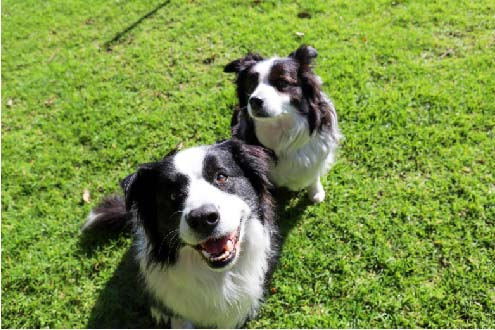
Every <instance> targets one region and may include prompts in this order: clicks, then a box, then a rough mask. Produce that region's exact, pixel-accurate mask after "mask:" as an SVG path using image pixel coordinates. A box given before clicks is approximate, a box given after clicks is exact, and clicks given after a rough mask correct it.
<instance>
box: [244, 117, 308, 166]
mask: <svg viewBox="0 0 495 330" xmlns="http://www.w3.org/2000/svg"><path fill="white" fill-rule="evenodd" d="M296 116H299V115H298V114H285V115H281V116H280V118H277V119H270V120H266V119H253V121H254V129H255V131H256V137H257V138H258V140H259V141H260V143H261V144H262V145H263V146H265V147H267V148H269V149H271V150H273V151H274V152H275V154H276V155H277V157H279V158H280V157H284V155H286V154H288V153H291V152H294V151H297V150H298V149H301V148H303V147H304V146H305V145H306V144H307V143H308V142H309V140H310V139H311V136H310V135H309V125H308V122H307V120H305V119H304V120H301V118H297V117H296Z"/></svg>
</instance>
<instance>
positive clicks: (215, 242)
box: [201, 237, 229, 254]
mask: <svg viewBox="0 0 495 330" xmlns="http://www.w3.org/2000/svg"><path fill="white" fill-rule="evenodd" d="M228 240H229V238H228V237H223V238H219V239H210V240H207V241H206V242H204V243H203V244H201V247H202V248H203V249H205V250H206V252H208V253H210V254H219V253H221V252H223V250H224V247H225V245H227V241H228Z"/></svg>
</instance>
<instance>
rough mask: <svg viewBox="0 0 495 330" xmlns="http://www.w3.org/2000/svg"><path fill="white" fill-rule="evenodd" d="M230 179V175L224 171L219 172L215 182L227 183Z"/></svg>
mask: <svg viewBox="0 0 495 330" xmlns="http://www.w3.org/2000/svg"><path fill="white" fill-rule="evenodd" d="M228 180H229V177H228V176H226V175H225V174H223V173H218V174H217V176H216V178H215V182H216V183H217V184H224V183H226V182H227V181H228Z"/></svg>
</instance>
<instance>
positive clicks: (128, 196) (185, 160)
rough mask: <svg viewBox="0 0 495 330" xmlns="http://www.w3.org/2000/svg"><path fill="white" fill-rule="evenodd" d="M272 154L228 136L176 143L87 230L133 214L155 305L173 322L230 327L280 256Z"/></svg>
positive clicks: (161, 317)
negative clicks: (210, 141)
mask: <svg viewBox="0 0 495 330" xmlns="http://www.w3.org/2000/svg"><path fill="white" fill-rule="evenodd" d="M271 162H272V155H271V153H270V152H267V151H266V150H265V149H264V148H262V147H260V146H250V145H246V144H244V143H242V142H240V141H233V140H228V141H225V142H221V143H218V144H214V145H210V146H200V147H194V148H190V149H185V150H182V151H178V152H172V153H171V154H169V155H167V156H166V157H165V158H164V159H163V160H161V161H158V162H154V163H149V164H144V165H142V166H140V167H139V169H138V170H137V172H136V173H134V174H132V175H130V176H128V177H127V178H126V179H125V180H124V181H123V183H122V187H123V189H124V192H125V201H124V200H123V199H122V198H109V199H107V200H105V201H104V202H103V203H102V204H101V205H100V206H98V207H96V208H95V209H93V211H92V212H91V213H90V215H89V217H88V220H87V222H86V224H85V226H84V227H83V230H86V231H88V230H90V229H95V228H98V227H99V228H103V227H105V226H113V227H116V226H117V227H119V226H120V227H122V226H124V225H125V224H126V223H130V224H131V225H132V227H133V229H134V230H133V231H134V238H135V239H134V241H135V242H134V247H135V249H136V258H137V261H138V263H139V265H140V271H141V274H142V278H143V280H144V285H145V288H146V289H147V291H148V292H149V294H150V296H151V297H152V298H153V301H154V303H153V305H152V307H151V313H152V316H153V318H154V319H155V320H156V321H157V322H158V324H162V322H168V321H169V320H170V322H171V326H172V327H174V328H183V327H190V326H199V327H218V328H233V327H236V326H242V325H243V324H244V322H245V321H246V320H247V319H248V318H249V317H251V316H253V315H254V313H255V311H256V310H257V308H258V306H259V304H260V301H261V299H262V298H263V294H264V289H265V285H266V284H267V283H268V280H269V278H270V276H271V272H272V269H273V266H274V264H275V262H276V258H277V255H278V244H277V236H278V234H277V230H276V227H275V225H274V222H273V208H274V206H273V203H272V198H271V195H270V192H269V189H270V188H271V185H270V181H269V178H268V175H269V168H270V164H271Z"/></svg>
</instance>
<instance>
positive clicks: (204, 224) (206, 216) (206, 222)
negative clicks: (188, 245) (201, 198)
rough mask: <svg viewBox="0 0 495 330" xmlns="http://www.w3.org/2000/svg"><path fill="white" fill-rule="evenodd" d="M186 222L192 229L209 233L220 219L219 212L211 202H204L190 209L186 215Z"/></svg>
mask: <svg viewBox="0 0 495 330" xmlns="http://www.w3.org/2000/svg"><path fill="white" fill-rule="evenodd" d="M186 221H187V224H188V225H189V226H190V227H191V229H193V230H194V231H196V232H198V233H201V234H209V233H211V232H212V231H213V229H215V227H216V226H217V224H218V222H219V221H220V214H219V213H218V210H217V208H216V207H215V205H213V204H206V205H203V206H200V207H198V208H196V209H194V210H191V211H190V212H189V214H188V215H187V217H186Z"/></svg>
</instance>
